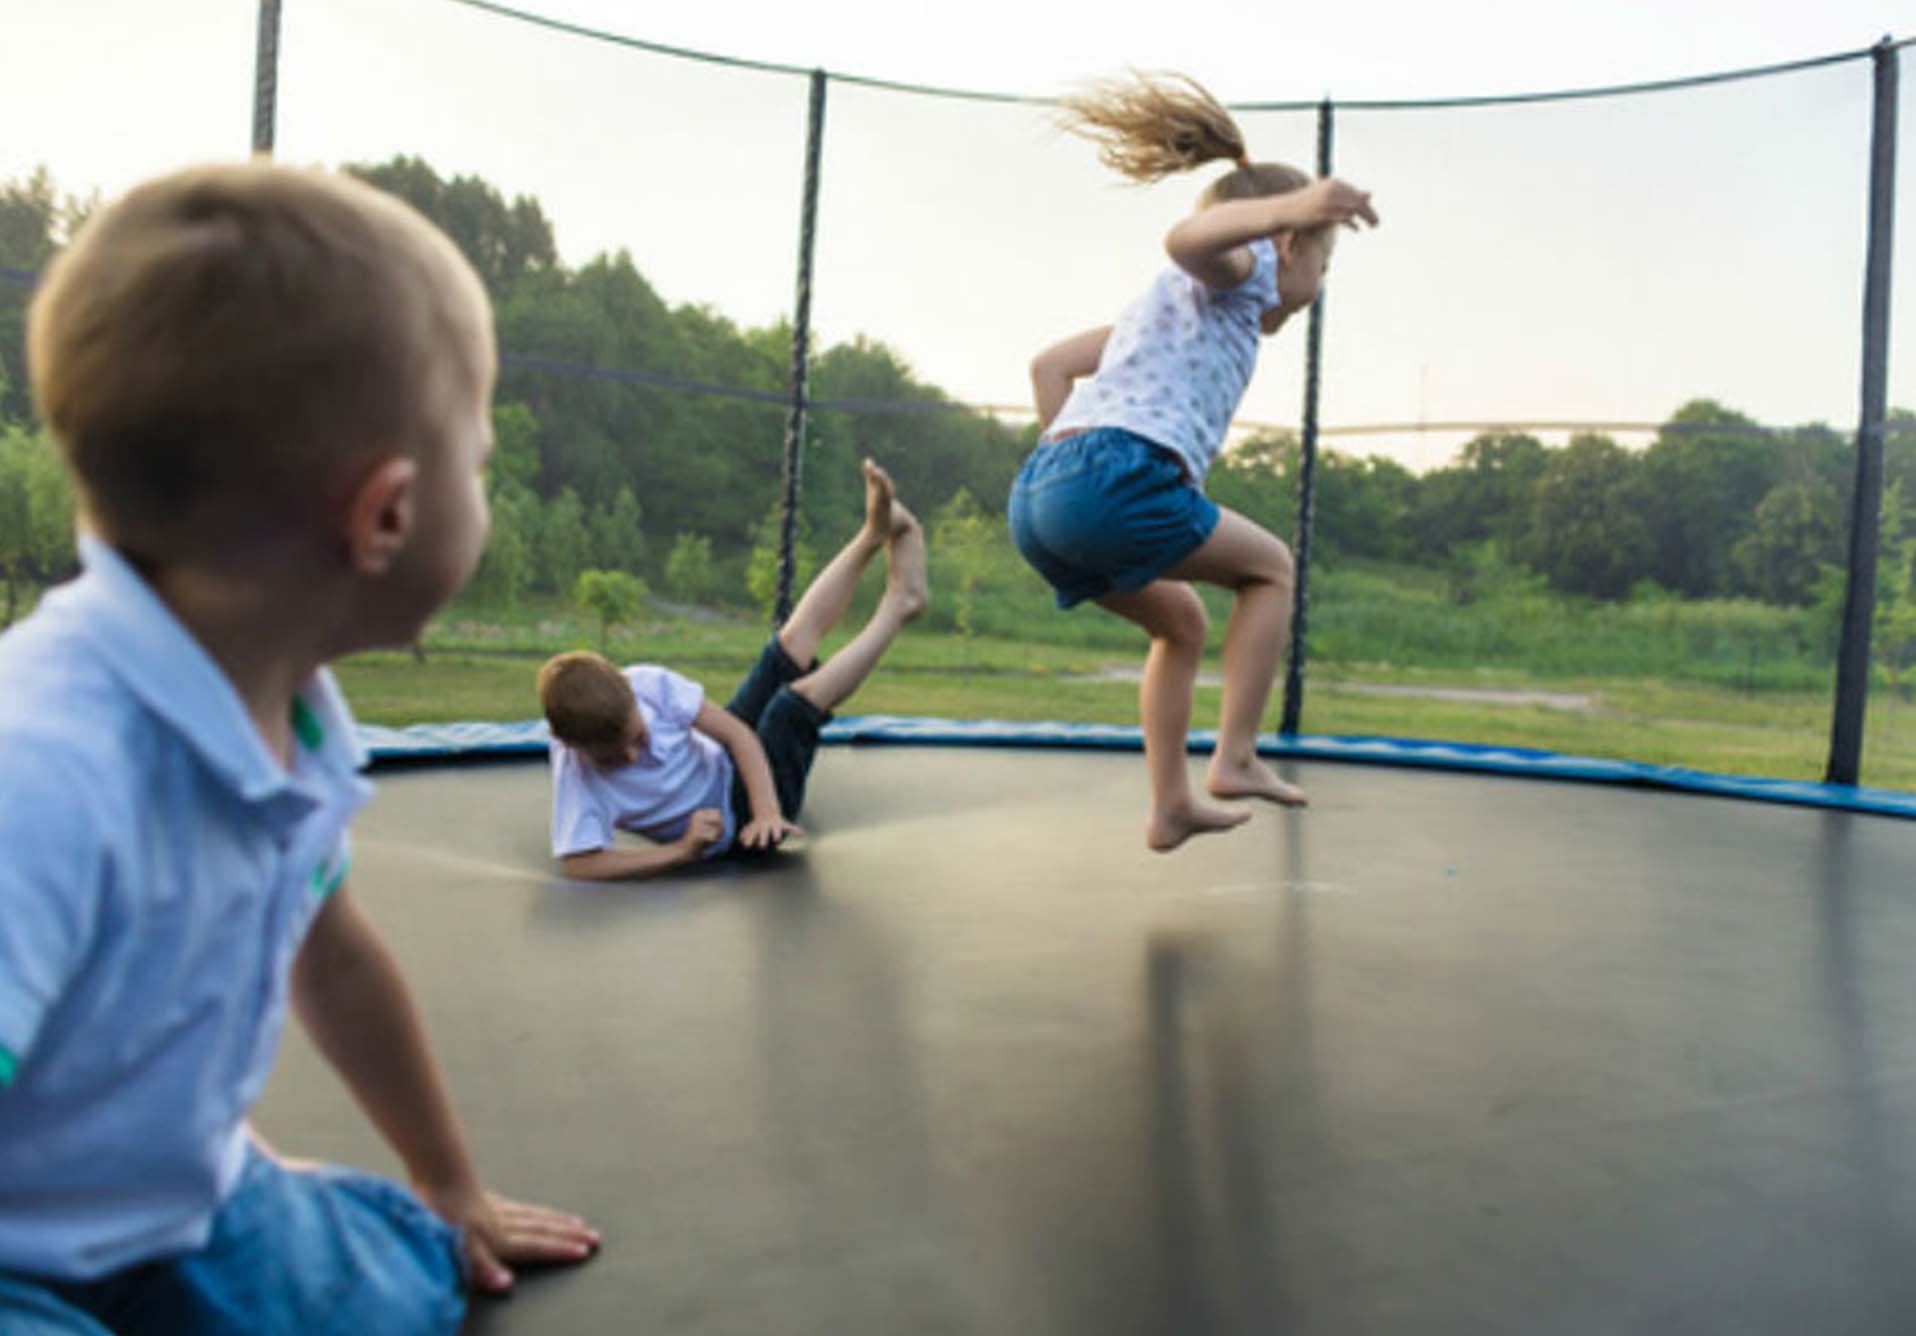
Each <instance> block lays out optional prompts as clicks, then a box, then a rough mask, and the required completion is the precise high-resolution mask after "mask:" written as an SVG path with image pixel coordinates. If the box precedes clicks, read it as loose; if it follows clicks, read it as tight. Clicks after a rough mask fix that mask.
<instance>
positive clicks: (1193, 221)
mask: <svg viewBox="0 0 1916 1336" xmlns="http://www.w3.org/2000/svg"><path fill="white" fill-rule="evenodd" d="M1359 219H1362V220H1363V221H1365V222H1367V223H1369V224H1370V225H1371V226H1373V227H1375V226H1376V225H1377V211H1376V210H1374V209H1373V208H1371V204H1370V192H1369V191H1367V190H1359V189H1358V188H1357V187H1356V186H1354V185H1351V184H1350V183H1349V182H1348V181H1340V180H1338V179H1337V178H1336V177H1334V176H1327V177H1325V178H1324V179H1323V180H1321V181H1313V182H1311V183H1310V184H1309V185H1307V186H1305V187H1303V188H1302V189H1301V190H1292V191H1287V192H1286V193H1284V194H1282V195H1265V196H1262V197H1260V198H1257V199H1234V200H1226V201H1225V202H1223V203H1222V204H1213V205H1212V206H1211V207H1209V208H1208V209H1200V210H1199V211H1198V212H1196V213H1194V214H1192V215H1191V216H1190V217H1189V218H1186V219H1184V220H1183V221H1182V222H1180V223H1179V224H1178V225H1177V226H1176V227H1173V228H1172V229H1171V230H1170V232H1168V233H1166V234H1165V238H1164V252H1165V254H1167V255H1169V256H1170V257H1171V262H1172V263H1173V264H1175V265H1177V267H1178V268H1180V269H1182V270H1183V271H1184V272H1185V273H1187V274H1189V275H1190V276H1191V277H1192V278H1195V279H1196V280H1197V281H1198V282H1200V283H1202V284H1204V286H1206V287H1208V288H1217V289H1220V290H1222V289H1225V288H1234V287H1236V286H1237V285H1238V284H1239V283H1242V282H1243V281H1244V280H1245V279H1246V278H1248V277H1250V273H1251V253H1250V251H1249V250H1248V249H1247V247H1248V246H1249V245H1250V243H1251V242H1253V241H1256V240H1257V239H1258V238H1259V237H1268V236H1272V235H1274V234H1276V233H1279V232H1291V231H1297V230H1300V229H1303V228H1310V227H1323V226H1325V225H1327V224H1335V223H1343V224H1346V225H1348V226H1350V227H1356V226H1357V222H1358V220H1359Z"/></svg>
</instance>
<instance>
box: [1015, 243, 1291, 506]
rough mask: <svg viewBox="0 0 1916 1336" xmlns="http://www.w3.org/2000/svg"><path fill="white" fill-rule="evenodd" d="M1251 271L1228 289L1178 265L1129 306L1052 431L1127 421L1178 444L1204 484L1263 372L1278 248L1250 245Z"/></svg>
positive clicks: (1142, 432)
mask: <svg viewBox="0 0 1916 1336" xmlns="http://www.w3.org/2000/svg"><path fill="white" fill-rule="evenodd" d="M1249 249H1250V252H1251V272H1250V273H1249V274H1247V275H1245V277H1244V281H1243V282H1241V283H1239V284H1238V285H1237V286H1236V287H1234V288H1228V289H1226V290H1224V291H1222V292H1219V291H1216V290H1214V289H1211V288H1208V287H1206V286H1205V285H1204V284H1203V283H1200V282H1199V281H1198V280H1197V279H1195V278H1192V277H1191V276H1190V275H1189V274H1187V273H1185V272H1184V271H1183V270H1182V269H1180V268H1178V267H1177V266H1176V265H1171V266H1168V267H1167V268H1165V269H1164V270H1163V271H1162V272H1160V273H1159V274H1158V276H1157V279H1156V281H1154V282H1153V283H1152V284H1151V286H1150V287H1149V288H1147V289H1145V292H1144V295H1142V296H1141V297H1139V298H1138V299H1137V300H1136V301H1134V302H1132V303H1131V304H1130V305H1129V306H1127V307H1125V308H1124V311H1123V313H1122V314H1120V315H1119V316H1118V320H1117V323H1116V324H1115V325H1113V326H1112V327H1111V335H1110V337H1109V338H1107V339H1106V340H1105V343H1104V354H1103V356H1102V357H1100V358H1099V360H1098V369H1097V371H1095V372H1094V373H1093V374H1091V375H1089V376H1085V377H1083V378H1082V379H1080V380H1078V381H1077V382H1076V383H1075V384H1074V385H1073V386H1072V387H1071V394H1070V396H1069V397H1068V398H1066V399H1065V401H1064V407H1063V408H1061V409H1059V410H1058V416H1057V417H1056V418H1054V419H1052V422H1051V426H1050V427H1049V428H1047V429H1046V436H1047V437H1055V436H1056V435H1058V434H1059V433H1060V432H1065V431H1078V430H1084V429H1087V428H1091V427H1122V428H1124V429H1125V430H1126V431H1129V432H1132V433H1134V434H1136V435H1138V436H1142V437H1144V438H1145V439H1146V440H1148V441H1155V442H1156V443H1157V444H1159V445H1161V446H1163V447H1164V448H1165V449H1167V450H1170V451H1171V452H1172V453H1174V454H1176V455H1177V456H1178V457H1179V458H1180V459H1182V460H1183V461H1184V471H1185V475H1186V476H1187V477H1188V478H1189V479H1190V481H1191V482H1192V484H1193V485H1195V486H1199V487H1201V486H1203V485H1204V475H1205V474H1206V473H1208V472H1210V469H1211V462H1212V461H1213V460H1215V459H1216V458H1217V453H1218V451H1219V450H1220V449H1222V448H1223V446H1224V433H1225V432H1226V431H1227V430H1228V429H1229V428H1230V425H1231V418H1232V416H1233V415H1234V414H1236V412H1237V406H1238V402H1239V401H1240V400H1241V399H1243V398H1244V391H1245V389H1246V388H1247V387H1248V386H1249V385H1250V383H1251V373H1252V372H1253V371H1255V370H1256V369H1257V353H1258V348H1259V346H1260V344H1261V342H1262V340H1263V337H1264V335H1263V330H1262V328H1261V327H1260V325H1259V322H1260V321H1261V320H1262V319H1263V317H1264V312H1265V311H1267V310H1269V309H1270V308H1271V307H1274V306H1276V305H1278V296H1277V247H1276V246H1274V245H1272V244H1271V241H1270V238H1268V237H1259V238H1258V239H1257V240H1256V241H1253V242H1251V243H1250V246H1249Z"/></svg>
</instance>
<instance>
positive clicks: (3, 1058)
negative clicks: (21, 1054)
mask: <svg viewBox="0 0 1916 1336" xmlns="http://www.w3.org/2000/svg"><path fill="white" fill-rule="evenodd" d="M19 1070H20V1061H19V1059H17V1058H15V1057H14V1056H13V1054H11V1053H9V1052H7V1050H6V1049H4V1048H0V1086H10V1085H12V1084H13V1074H14V1073H15V1072H17V1071H19Z"/></svg>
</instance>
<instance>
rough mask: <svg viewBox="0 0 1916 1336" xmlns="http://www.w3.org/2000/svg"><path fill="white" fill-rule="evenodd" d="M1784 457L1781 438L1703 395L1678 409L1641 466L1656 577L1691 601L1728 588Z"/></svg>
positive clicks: (1645, 455)
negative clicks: (1734, 556)
mask: <svg viewBox="0 0 1916 1336" xmlns="http://www.w3.org/2000/svg"><path fill="white" fill-rule="evenodd" d="M1784 462H1785V451H1784V447H1783V446H1782V445H1781V444H1780V443H1779V442H1777V441H1775V440H1773V439H1771V437H1770V436H1769V435H1768V434H1767V433H1765V432H1763V431H1762V430H1760V429H1759V428H1757V427H1756V425H1755V424H1754V423H1752V422H1751V421H1750V419H1748V418H1747V417H1745V416H1743V415H1742V414H1741V413H1737V412H1733V411H1732V410H1730V409H1727V408H1724V407H1723V406H1722V405H1721V404H1717V403H1714V402H1712V401H1710V400H1707V399H1699V400H1697V401H1695V402H1693V403H1689V404H1685V405H1684V406H1683V407H1682V408H1680V409H1678V410H1677V411H1676V412H1675V413H1674V414H1672V415H1671V418H1670V421H1669V422H1668V423H1667V424H1666V425H1665V427H1664V429H1663V430H1662V431H1661V432H1660V433H1659V434H1658V436H1657V439H1656V441H1655V442H1654V443H1653V444H1652V445H1651V446H1650V448H1649V449H1648V450H1647V451H1645V452H1644V455H1643V467H1642V470H1641V477H1642V482H1643V500H1644V516H1645V519H1646V522H1647V523H1648V526H1649V539H1650V544H1651V548H1650V571H1651V574H1652V575H1653V576H1654V577H1655V579H1656V580H1657V582H1658V583H1659V584H1661V585H1663V586H1665V587H1666V588H1669V589H1674V590H1677V591H1678V592H1679V593H1682V594H1686V595H1688V596H1690V597H1692V598H1708V597H1712V596H1715V595H1720V594H1726V593H1728V592H1730V589H1731V588H1732V586H1733V584H1734V579H1733V576H1734V570H1733V567H1732V564H1731V553H1732V552H1733V551H1734V550H1735V547H1736V545H1737V544H1738V543H1740V542H1741V541H1742V540H1743V538H1744V537H1745V536H1746V535H1747V534H1748V533H1749V532H1750V530H1751V528H1752V527H1754V525H1755V523H1756V509H1757V506H1758V505H1759V504H1760V503H1761V502H1762V500H1763V498H1764V497H1765V496H1767V495H1768V494H1769V492H1770V489H1771V488H1772V487H1774V486H1775V485H1776V484H1777V482H1778V481H1779V479H1780V477H1781V475H1782V469H1783V465H1784Z"/></svg>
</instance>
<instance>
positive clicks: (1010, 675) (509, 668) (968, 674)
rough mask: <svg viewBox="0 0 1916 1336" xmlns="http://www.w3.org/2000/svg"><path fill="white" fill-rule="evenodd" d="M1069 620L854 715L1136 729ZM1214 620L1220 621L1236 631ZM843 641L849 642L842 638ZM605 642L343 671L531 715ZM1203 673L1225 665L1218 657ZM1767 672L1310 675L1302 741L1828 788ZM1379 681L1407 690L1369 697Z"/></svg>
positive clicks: (620, 648) (469, 625)
mask: <svg viewBox="0 0 1916 1336" xmlns="http://www.w3.org/2000/svg"><path fill="white" fill-rule="evenodd" d="M1054 616H1055V614H1054ZM1058 620H1061V621H1067V622H1070V621H1076V622H1080V623H1092V622H1094V621H1095V622H1096V623H1098V625H1097V626H1096V627H1095V630H1096V634H1097V637H1098V643H1095V644H1088V645H1087V644H1069V645H1055V644H1036V643H1031V642H1029V641H1023V640H1017V639H1010V638H1004V637H990V636H979V637H974V638H971V639H966V638H964V637H961V636H959V635H957V634H955V633H953V632H950V631H945V630H939V629H936V628H924V627H914V628H912V629H911V630H910V631H908V632H907V633H906V635H905V636H904V637H903V638H902V639H901V640H900V641H899V643H898V644H897V645H896V646H895V647H894V648H893V650H892V652H891V654H890V655H889V656H888V657H887V659H886V661H885V664H884V665H883V666H882V667H881V668H880V670H879V672H878V673H877V674H876V676H874V677H873V679H872V680H871V681H870V682H869V683H867V685H866V686H865V688H864V689H863V690H862V691H861V692H859V694H858V695H857V696H856V697H854V698H853V700H852V701H851V702H850V703H849V705H848V706H847V707H846V708H845V710H844V711H842V712H843V713H848V714H919V715H937V716H947V717H953V718H974V719H976V718H989V719H1011V720H1059V721H1065V722H1104V723H1133V722H1135V721H1136V718H1137V691H1136V687H1135V686H1134V685H1132V684H1130V683H1129V682H1125V681H1118V680H1083V679H1086V678H1095V677H1096V676H1097V675H1099V674H1102V673H1107V672H1110V671H1112V670H1123V669H1127V668H1133V669H1134V668H1135V667H1136V666H1137V664H1138V662H1139V661H1140V660H1141V657H1142V650H1143V640H1142V637H1140V636H1136V635H1133V634H1130V633H1129V632H1127V631H1126V630H1125V629H1124V628H1123V627H1122V626H1117V625H1105V623H1110V622H1111V619H1109V618H1102V617H1094V615H1093V614H1090V613H1078V614H1073V616H1072V617H1071V618H1059V619H1058ZM1217 620H1218V623H1219V625H1220V626H1221V624H1222V618H1221V617H1219V618H1218V619H1217ZM1074 629H1076V628H1074ZM1086 629H1087V630H1088V629H1091V628H1090V627H1087V628H1086ZM764 634H765V632H764V630H763V628H762V627H761V626H759V625H758V624H756V621H755V619H750V618H744V617H740V618H735V619H699V620H693V619H687V618H681V617H675V616H660V617H658V618H657V619H656V620H653V621H651V622H648V623H646V624H645V625H643V626H641V627H638V628H636V629H626V630H622V631H615V632H614V634H613V635H612V637H611V639H610V642H609V643H608V645H607V646H606V648H607V650H608V652H609V653H610V654H611V656H612V657H613V658H615V659H617V660H619V661H621V662H625V661H636V660H641V659H643V660H648V661H653V662H659V663H664V664H667V665H669V666H671V667H674V668H676V669H678V670H679V671H681V672H684V673H685V674H686V675H687V676H689V677H692V678H694V679H696V680H697V681H699V682H700V683H701V684H702V685H703V686H704V687H705V688H706V690H707V691H708V692H709V693H711V694H712V695H713V696H715V697H717V698H719V699H723V698H724V697H725V696H726V695H728V694H729V693H730V692H731V690H732V688H733V686H734V685H735V684H736V682H737V680H738V678H739V676H740V675H741V674H742V673H743V672H744V670H745V668H746V667H747V666H748V665H749V664H750V662H751V660H752V657H753V655H754V654H756V652H757V650H758V648H759V646H760V645H761V644H762V643H763V639H764ZM838 640H842V637H839V638H837V639H835V641H834V642H832V643H833V644H835V643H838ZM596 641H597V632H596V630H594V629H592V628H589V627H587V626H586V625H584V624H583V623H581V622H580V621H578V620H577V619H576V618H575V617H570V616H568V615H567V614H566V613H565V612H564V611H563V610H562V609H560V608H558V607H556V606H553V605H545V606H535V607H532V608H529V609H527V610H526V611H525V612H524V613H522V614H521V615H520V616H518V617H516V618H511V619H504V620H501V621H498V622H494V621H488V620H486V619H484V618H483V617H475V616H471V615H465V614H459V613H455V614H453V615H450V616H448V617H445V618H442V619H441V620H440V621H439V622H438V623H436V624H435V626H434V627H433V628H432V630H431V632H430V633H429V635H428V639H427V657H426V660H425V662H423V663H420V662H416V661H415V659H414V657H413V656H412V655H410V654H405V653H379V654H367V655H360V656H357V657H355V658H352V659H350V660H347V661H345V662H344V663H342V664H341V665H340V666H339V676H340V680H341V682H342V683H343V685H344V686H345V689H346V691H347V694H348V696H349V697H350V698H351V700H352V701H353V705H354V708H355V709H356V710H357V712H358V713H359V715H360V717H361V718H363V719H365V720H367V721H368V722H374V723H384V724H407V723H428V722H444V721H450V720H458V719H495V720H515V719H528V718H531V717H533V716H535V715H536V714H537V712H538V706H537V702H536V700H535V698H534V696H533V677H534V674H535V672H536V671H537V668H538V665H539V663H540V661H541V660H542V659H543V657H544V656H545V655H546V654H547V653H550V652H553V651H556V650H559V649H565V648H573V647H582V646H591V645H594V644H595V643H596ZM828 648H829V646H828ZM1207 667H1210V668H1212V669H1213V670H1215V667H1216V658H1215V655H1213V656H1211V658H1210V660H1209V661H1208V663H1207ZM1799 675H1800V674H1799V673H1797V672H1796V671H1794V670H1793V671H1791V672H1787V673H1783V674H1781V676H1783V677H1784V678H1785V680H1790V679H1792V678H1794V677H1796V676H1799ZM1763 676H1765V675H1761V674H1759V675H1757V680H1751V681H1746V682H1745V684H1744V685H1742V686H1737V687H1731V686H1720V685H1715V684H1713V683H1711V682H1709V681H1707V680H1704V681H1689V680H1674V681H1672V680H1666V679H1664V678H1661V677H1653V676H1628V675H1620V674H1617V673H1615V672H1614V671H1612V672H1608V673H1602V674H1598V673H1592V674H1589V675H1584V676H1565V675H1561V674H1556V673H1539V672H1535V671H1529V670H1527V669H1526V668H1525V667H1523V666H1522V665H1521V664H1519V663H1515V662H1508V661H1506V662H1499V663H1497V664H1495V665H1493V666H1490V667H1483V668H1462V667H1457V666H1446V665H1443V664H1437V665H1412V664H1404V663H1394V662H1340V661H1324V662H1314V663H1313V666H1312V671H1311V676H1310V681H1309V690H1308V692H1307V698H1306V699H1307V704H1306V709H1305V713H1304V730H1305V731H1306V732H1310V733H1337V734H1362V735H1373V736H1394V737H1411V738H1429V739H1443V740H1450V741H1463V742H1477V743H1496V744H1508V745H1517V746H1525V747H1538V748H1544V749H1547V750H1551V751H1559V752H1567V753H1575V754H1580V755H1589V756H1601V757H1616V758H1621V759H1627V760H1636V761H1648V762H1652V763H1657V764H1670V765H1684V766H1690V767H1693V768H1696V769H1701V770H1709V771H1715V772H1719V773H1725V774H1744V775H1761V776H1768V777H1775V778H1787V779H1818V778H1820V777H1821V775H1822V771H1823V765H1824V759H1825V755H1826V752H1827V748H1828V736H1829V725H1830V719H1829V712H1830V699H1829V694H1828V691H1827V690H1826V689H1817V690H1806V689H1799V688H1793V687H1783V686H1764V685H1759V684H1758V683H1759V681H1760V679H1761V678H1762V677H1763ZM1379 686H1382V687H1389V688H1392V689H1394V691H1395V692H1396V693H1398V694H1389V695H1380V694H1370V693H1369V692H1367V691H1366V690H1365V689H1366V688H1372V687H1379ZM1460 688H1461V689H1464V690H1466V691H1470V692H1479V693H1491V692H1506V693H1507V692H1521V691H1538V690H1540V691H1545V692H1548V693H1553V694H1554V695H1559V696H1573V697H1583V698H1587V700H1585V701H1584V702H1583V703H1582V704H1580V705H1579V706H1578V707H1577V708H1569V709H1566V708H1555V707H1551V706H1545V705H1536V704H1509V703H1499V702H1498V701H1497V700H1495V699H1493V698H1489V697H1488V696H1485V697H1483V698H1474V699H1465V700H1457V699H1442V698H1437V697H1435V696H1429V695H1423V694H1416V693H1421V692H1426V691H1429V692H1435V691H1454V690H1457V689H1460ZM1217 697H1218V692H1217V690H1216V688H1215V687H1209V686H1200V688H1199V689H1198V699H1197V705H1196V712H1195V717H1194V722H1195V724H1196V725H1197V726H1200V727H1204V726H1209V725H1210V724H1211V723H1213V722H1214V721H1215V719H1216V714H1217ZM1277 708H1278V705H1277V702H1276V701H1275V700H1274V701H1273V703H1272V708H1271V713H1270V716H1269V718H1268V720H1267V726H1270V727H1274V726H1275V724H1276V721H1277V713H1276V712H1277ZM1864 755H1865V771H1864V776H1863V779H1864V782H1865V783H1868V784H1871V785H1875V786H1879V787H1885V788H1899V789H1916V707H1912V706H1911V705H1909V704H1908V703H1906V702H1903V701H1901V700H1899V699H1898V698H1897V697H1896V696H1895V695H1894V694H1893V693H1890V692H1888V691H1878V692H1876V693H1875V695H1874V696H1873V698H1872V701H1871V704H1870V712H1869V719H1868V736H1867V744H1866V749H1865V754H1864Z"/></svg>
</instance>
